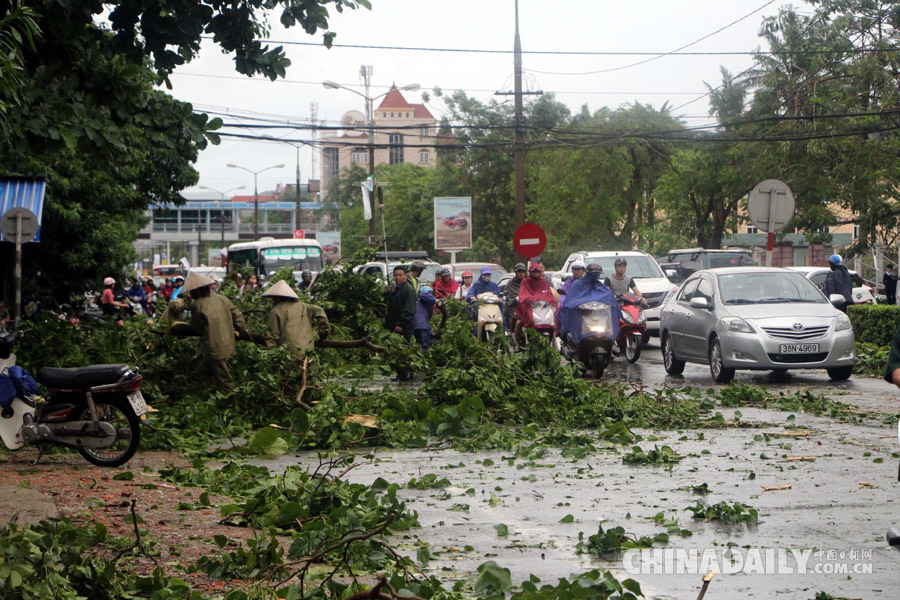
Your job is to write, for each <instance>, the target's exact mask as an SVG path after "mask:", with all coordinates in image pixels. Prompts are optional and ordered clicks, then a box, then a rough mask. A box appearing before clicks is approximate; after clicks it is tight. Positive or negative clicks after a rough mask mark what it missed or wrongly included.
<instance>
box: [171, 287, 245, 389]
mask: <svg viewBox="0 0 900 600" xmlns="http://www.w3.org/2000/svg"><path fill="white" fill-rule="evenodd" d="M214 283H215V281H213V280H212V279H210V278H209V277H204V276H203V275H200V274H198V273H193V272H192V273H191V274H190V275H188V278H187V281H185V283H184V290H183V292H182V293H184V292H188V293H190V295H191V299H192V300H193V303H192V305H191V326H192V327H193V328H194V329H196V330H197V332H198V333H199V334H200V335H201V337H202V338H203V371H204V372H203V375H205V376H207V377H210V378H211V379H212V381H213V383H214V384H215V385H216V386H217V387H219V388H220V389H222V390H224V391H226V392H231V391H232V390H234V385H233V384H232V382H231V373H230V372H229V371H228V359H229V358H231V357H232V356H234V353H235V351H236V350H237V343H236V342H235V337H236V335H237V333H238V332H243V331H245V329H244V317H243V316H242V315H241V313H240V311H238V309H236V308H235V307H234V305H233V304H232V303H231V300H229V299H228V298H226V297H225V296H223V295H222V294H213V293H212V290H211V288H210V286H211V285H212V284H214Z"/></svg>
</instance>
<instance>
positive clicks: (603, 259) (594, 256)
mask: <svg viewBox="0 0 900 600" xmlns="http://www.w3.org/2000/svg"><path fill="white" fill-rule="evenodd" d="M619 257H622V258H624V259H625V260H627V261H628V268H627V269H626V271H625V274H626V275H627V276H629V277H631V278H633V279H634V283H635V285H636V286H637V288H638V289H639V290H640V291H641V294H643V295H644V300H646V302H647V305H648V307H649V308H647V309H645V310H644V315H646V317H647V333H649V334H650V335H653V336H658V335H659V314H660V305H661V304H662V303H663V301H664V300H665V299H666V296H667V295H668V293H669V292H670V291H672V290H676V289H678V286H676V285H674V284H673V283H672V282H671V281H669V280H668V278H666V276H665V275H664V274H663V272H662V269H660V268H659V264H657V262H656V260H654V258H653V257H652V256H650V255H649V254H647V253H646V252H641V251H640V250H628V251H620V252H616V251H609V252H606V251H603V252H599V251H598V252H587V251H582V252H575V253H573V254H571V255H569V258H568V259H566V263H565V264H564V265H563V268H562V270H561V271H559V273H558V275H555V276H554V279H553V285H554V287H559V286H561V285H562V284H563V282H564V281H565V280H566V279H568V278H570V277H571V276H572V263H573V262H575V261H577V260H580V261H582V262H584V264H585V265H589V264H591V263H596V264H598V265H600V267H601V268H602V269H603V277H604V278H606V277H609V276H611V275H612V274H613V273H615V272H616V269H615V262H616V259H617V258H619Z"/></svg>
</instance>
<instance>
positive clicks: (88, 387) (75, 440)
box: [0, 331, 148, 467]
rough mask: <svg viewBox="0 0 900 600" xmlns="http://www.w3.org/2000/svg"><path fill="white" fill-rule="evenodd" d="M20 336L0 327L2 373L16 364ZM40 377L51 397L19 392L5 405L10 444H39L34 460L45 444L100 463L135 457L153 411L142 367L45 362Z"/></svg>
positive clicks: (3, 431)
mask: <svg viewBox="0 0 900 600" xmlns="http://www.w3.org/2000/svg"><path fill="white" fill-rule="evenodd" d="M21 335H22V331H18V332H0V373H7V372H8V371H9V369H10V368H11V367H14V366H15V363H16V357H15V354H12V347H13V343H14V342H15V341H16V340H17V339H18V338H19V337H21ZM36 379H37V381H39V382H40V383H42V384H43V385H44V386H45V387H47V388H48V390H49V397H48V398H46V399H45V398H42V397H40V396H37V395H29V394H27V393H22V392H18V393H16V394H15V396H14V397H13V398H12V400H11V401H10V402H9V404H8V405H7V404H6V403H5V402H4V403H3V404H2V406H3V408H2V410H0V439H2V440H3V443H4V445H5V446H6V447H7V448H9V449H10V450H18V449H19V448H22V447H23V446H25V445H31V444H37V445H38V457H37V459H35V463H36V462H37V461H38V460H40V458H41V455H42V454H43V451H44V445H45V444H55V445H59V446H66V447H69V448H74V449H76V450H77V451H78V452H79V454H81V455H82V456H83V457H84V458H85V460H87V461H88V462H90V463H92V464H94V465H97V466H100V467H117V466H119V465H122V464H125V463H126V462H128V461H129V460H130V459H131V457H132V456H134V454H135V452H136V451H137V448H138V445H139V444H140V440H141V430H140V421H141V417H142V415H144V414H146V413H147V412H148V408H147V404H146V403H145V402H144V397H143V395H142V394H141V382H142V380H143V377H141V375H139V374H138V369H137V367H130V366H128V365H124V364H121V365H91V366H89V367H81V368H75V369H57V368H51V367H44V368H42V369H41V370H40V371H39V372H38V374H37V378H36ZM0 400H3V399H2V398H0Z"/></svg>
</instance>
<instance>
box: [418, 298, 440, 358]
mask: <svg viewBox="0 0 900 600" xmlns="http://www.w3.org/2000/svg"><path fill="white" fill-rule="evenodd" d="M436 303H437V301H436V300H435V297H434V291H433V290H432V289H431V287H430V286H427V285H422V286H421V287H420V288H419V298H418V300H417V301H416V318H415V324H416V326H415V328H414V329H413V335H414V336H415V338H416V341H417V342H419V346H421V347H422V350H424V351H428V349H429V348H431V336H432V335H433V332H432V331H431V315H433V314H434V305H435V304H436Z"/></svg>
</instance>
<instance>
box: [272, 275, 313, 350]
mask: <svg viewBox="0 0 900 600" xmlns="http://www.w3.org/2000/svg"><path fill="white" fill-rule="evenodd" d="M263 297H264V298H271V299H272V300H273V301H274V304H273V305H272V310H270V311H269V326H268V329H267V330H266V347H267V348H274V347H276V346H287V347H288V348H289V349H290V351H291V354H293V355H294V356H296V357H297V358H298V359H302V358H303V357H304V356H305V355H306V351H307V350H310V349H312V347H313V346H314V345H315V343H316V333H318V337H319V339H323V340H324V339H325V338H326V337H327V336H328V331H329V325H328V317H327V316H325V311H324V310H322V308H321V307H319V306H316V305H315V304H307V303H306V302H300V300H299V298H298V296H297V293H296V292H294V290H292V289H291V286H290V285H288V284H287V282H286V281H284V280H282V281H279V282H277V283H276V284H275V285H273V286H271V287H270V288H269V289H268V290H266V291H265V292H263Z"/></svg>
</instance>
